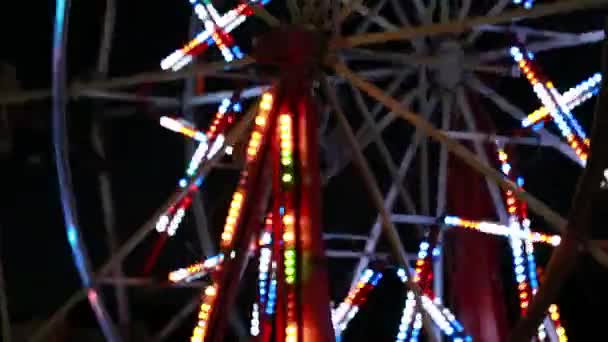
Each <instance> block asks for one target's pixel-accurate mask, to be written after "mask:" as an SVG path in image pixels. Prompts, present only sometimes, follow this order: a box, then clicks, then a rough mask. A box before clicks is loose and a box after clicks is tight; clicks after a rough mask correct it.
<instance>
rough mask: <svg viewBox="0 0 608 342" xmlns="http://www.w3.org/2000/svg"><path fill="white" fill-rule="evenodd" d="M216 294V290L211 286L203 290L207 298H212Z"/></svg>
mask: <svg viewBox="0 0 608 342" xmlns="http://www.w3.org/2000/svg"><path fill="white" fill-rule="evenodd" d="M216 294H217V290H216V289H215V287H213V286H208V287H207V288H206V289H205V295H207V296H209V297H213V296H215V295H216Z"/></svg>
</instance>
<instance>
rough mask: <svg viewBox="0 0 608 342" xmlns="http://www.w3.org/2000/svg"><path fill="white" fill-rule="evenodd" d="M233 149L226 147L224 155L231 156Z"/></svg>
mask: <svg viewBox="0 0 608 342" xmlns="http://www.w3.org/2000/svg"><path fill="white" fill-rule="evenodd" d="M233 151H234V148H233V147H232V146H226V154H227V155H229V156H231V155H232V152H233Z"/></svg>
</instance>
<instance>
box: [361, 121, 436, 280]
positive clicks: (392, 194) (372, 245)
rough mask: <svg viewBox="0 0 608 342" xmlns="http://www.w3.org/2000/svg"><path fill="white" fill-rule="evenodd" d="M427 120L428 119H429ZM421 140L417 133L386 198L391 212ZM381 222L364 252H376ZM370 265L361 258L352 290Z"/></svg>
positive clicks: (386, 205) (386, 203) (369, 238)
mask: <svg viewBox="0 0 608 342" xmlns="http://www.w3.org/2000/svg"><path fill="white" fill-rule="evenodd" d="M426 119H428V117H427V118H426ZM421 140H422V132H420V131H416V133H415V134H414V136H413V137H412V138H411V140H410V144H409V146H408V147H407V150H406V151H405V153H404V154H403V157H402V158H401V162H400V164H399V170H398V173H397V178H396V179H393V182H392V184H391V187H390V189H389V190H388V192H387V194H386V196H385V197H384V205H385V207H386V208H387V210H389V211H392V210H393V207H394V204H395V201H396V200H397V194H398V192H397V187H398V186H399V185H400V184H401V183H403V180H404V179H405V176H406V174H407V171H408V170H409V168H410V165H411V163H412V161H413V160H414V157H415V156H416V152H417V150H418V146H419V145H420V141H421ZM380 220H381V218H380V217H379V216H378V217H377V218H376V220H375V223H374V225H373V226H372V228H371V230H370V233H369V237H368V240H367V241H366V243H365V247H364V251H365V252H366V253H372V252H373V251H375V250H376V246H377V244H378V240H379V239H380V233H381V228H382V227H381V221H380ZM412 223H416V224H424V222H419V221H413V222H412ZM368 263H369V258H361V259H360V260H359V262H358V264H357V266H356V267H355V272H354V273H353V281H352V283H351V288H352V287H353V286H355V285H356V283H357V279H358V278H357V277H358V275H359V274H361V272H363V270H364V269H365V268H366V267H367V265H368Z"/></svg>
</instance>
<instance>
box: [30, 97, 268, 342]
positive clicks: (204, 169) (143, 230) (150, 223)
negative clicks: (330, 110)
mask: <svg viewBox="0 0 608 342" xmlns="http://www.w3.org/2000/svg"><path fill="white" fill-rule="evenodd" d="M257 107H258V104H257V102H256V103H255V104H254V105H253V106H252V107H251V110H250V111H249V112H248V113H247V114H246V115H245V116H244V117H243V119H242V120H241V121H239V122H238V123H237V124H236V126H235V127H234V129H232V130H231V131H230V132H228V134H227V135H226V140H225V143H224V146H228V145H234V144H235V143H237V142H238V141H239V140H240V139H243V138H244V137H245V135H246V134H244V133H245V130H246V129H247V128H248V127H249V124H250V123H251V122H252V121H253V119H254V117H255V114H256V109H257ZM224 153H225V149H224V148H220V149H219V152H218V153H216V154H215V155H214V156H213V157H212V158H211V159H210V160H209V162H207V163H204V164H203V165H202V166H201V168H200V169H199V170H198V172H197V173H196V175H194V176H193V177H192V178H191V180H192V182H193V181H194V180H195V179H197V178H198V177H201V176H205V175H206V174H208V173H209V171H211V169H212V168H213V167H214V165H215V164H216V163H217V162H218V161H219V160H220V159H221V158H222V157H223V156H224ZM187 191H188V186H186V187H185V188H184V189H179V190H178V191H176V192H175V193H174V194H173V195H171V196H170V197H169V199H168V200H166V201H165V203H164V204H163V205H162V206H161V207H160V208H158V209H157V210H156V211H155V213H154V214H153V215H152V217H151V218H150V219H149V220H147V221H146V222H145V223H144V224H143V225H141V226H140V227H139V228H138V229H137V230H136V231H135V233H134V234H133V235H131V237H130V238H129V239H128V240H127V241H126V242H124V243H123V244H122V246H120V248H118V250H117V251H116V253H114V254H113V255H112V256H111V257H110V258H108V260H106V261H105V263H104V264H103V265H102V266H101V267H100V268H99V269H98V271H97V272H96V273H95V278H102V277H105V276H107V274H108V272H109V271H110V270H112V268H113V267H114V266H115V265H116V264H117V263H120V262H122V261H123V260H124V259H125V258H126V257H127V256H128V255H129V254H130V253H131V252H132V251H133V250H134V249H135V247H137V246H138V245H139V244H140V243H141V242H142V241H143V240H144V239H145V237H146V236H147V235H148V233H150V232H151V231H153V230H154V229H155V226H156V222H157V221H158V218H159V217H160V216H161V215H162V214H163V213H165V212H166V211H167V209H168V208H169V207H170V206H171V204H173V203H175V202H176V201H178V200H180V199H182V198H184V196H185V195H186V193H187ZM83 295H85V296H86V293H83V291H78V292H76V293H74V294H73V295H72V296H71V297H70V298H69V299H68V301H66V303H65V304H64V306H62V307H61V308H60V309H59V310H58V311H56V312H55V313H53V315H52V316H51V317H50V318H49V319H48V321H47V323H46V324H44V325H43V326H42V327H41V328H40V330H39V331H38V332H36V334H35V338H33V339H32V340H33V341H39V340H40V339H42V338H44V337H45V335H46V334H47V333H48V332H49V330H50V329H51V328H52V327H53V326H54V325H55V324H57V323H58V322H59V320H60V318H61V317H63V316H65V313H66V312H67V311H69V310H70V309H71V308H72V307H74V306H75V305H76V304H77V303H78V302H79V301H80V300H81V299H82V298H83Z"/></svg>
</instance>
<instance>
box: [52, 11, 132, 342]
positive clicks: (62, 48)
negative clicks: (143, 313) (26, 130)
mask: <svg viewBox="0 0 608 342" xmlns="http://www.w3.org/2000/svg"><path fill="white" fill-rule="evenodd" d="M69 9H70V0H57V4H56V9H55V28H54V35H53V57H52V66H53V92H52V95H53V96H52V99H53V101H52V104H53V145H54V149H55V164H56V167H57V176H58V180H59V193H60V196H61V204H62V207H63V217H64V220H65V226H66V233H67V238H68V242H69V244H70V247H71V249H72V257H73V259H74V263H75V264H76V268H77V270H78V274H79V276H80V280H81V282H82V285H83V287H84V288H85V289H86V290H87V297H88V299H89V303H90V304H91V308H92V309H93V312H94V313H95V316H96V318H97V321H98V322H99V325H100V326H101V330H102V332H103V334H104V336H105V338H106V340H108V341H110V342H114V341H120V340H121V339H120V337H119V335H118V334H117V333H116V330H115V327H114V323H113V322H112V320H111V318H110V316H109V314H108V312H107V310H106V308H105V305H104V303H103V300H102V298H101V296H100V295H99V292H98V291H97V289H96V288H95V287H94V285H93V279H92V275H91V264H90V261H89V258H88V253H87V251H86V247H85V245H84V241H83V239H82V236H81V233H80V227H79V224H78V220H77V210H76V201H75V198H74V193H73V187H72V179H71V172H70V165H69V162H68V151H67V149H68V137H67V127H66V126H67V122H66V121H67V115H66V114H67V113H66V106H67V91H66V90H67V89H66V80H67V75H66V73H67V70H66V58H67V56H66V46H67V34H68V20H69V12H70V11H69Z"/></svg>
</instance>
